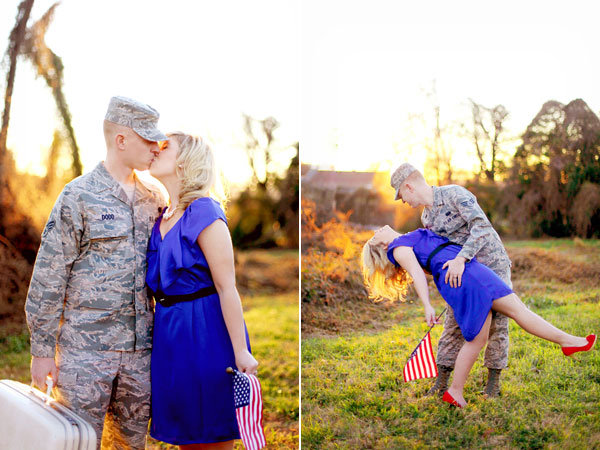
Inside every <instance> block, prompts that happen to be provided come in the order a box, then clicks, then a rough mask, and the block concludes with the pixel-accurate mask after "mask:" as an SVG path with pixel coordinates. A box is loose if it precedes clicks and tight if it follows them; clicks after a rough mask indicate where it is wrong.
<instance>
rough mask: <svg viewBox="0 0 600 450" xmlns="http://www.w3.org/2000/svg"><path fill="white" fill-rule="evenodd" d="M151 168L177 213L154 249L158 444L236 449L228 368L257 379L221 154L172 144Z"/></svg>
mask: <svg viewBox="0 0 600 450" xmlns="http://www.w3.org/2000/svg"><path fill="white" fill-rule="evenodd" d="M168 137H169V140H168V141H165V142H163V143H162V145H161V152H160V153H159V154H158V155H157V157H156V159H155V160H154V161H153V163H152V165H151V167H150V174H151V175H152V176H154V177H155V178H157V179H158V180H159V181H160V182H161V183H162V184H163V185H164V186H165V188H166V189H167V191H168V192H169V198H170V204H169V206H168V208H166V209H165V210H164V211H163V212H162V214H161V215H160V217H159V219H158V220H157V222H156V224H155V225H154V229H153V231H152V235H151V237H150V242H149V244H148V253H147V261H148V272H147V276H146V283H147V285H148V288H149V290H150V291H151V292H152V293H153V295H154V298H155V300H156V305H155V320H154V334H153V348H152V424H151V427H150V435H151V436H152V437H154V438H155V439H159V440H161V441H164V442H168V443H171V444H176V445H180V448H189V449H193V448H219V449H221V448H223V449H231V448H233V440H234V439H238V438H239V437H240V436H239V430H238V426H237V420H236V415H235V409H234V401H233V382H232V377H231V375H230V374H228V373H226V372H225V369H226V368H227V367H228V366H231V367H235V366H237V369H238V370H240V371H241V372H246V373H252V374H256V370H257V366H258V363H257V362H256V360H255V359H254V357H253V356H252V354H251V353H250V343H249V339H248V333H247V331H246V327H245V324H244V319H243V315H242V307H241V302H240V297H239V294H238V292H237V289H236V287H235V273H234V263H233V248H232V244H231V238H230V235H229V230H228V228H227V219H226V218H225V214H224V212H223V209H222V207H221V206H220V204H219V202H218V201H217V200H215V198H213V197H214V196H216V193H215V186H217V175H216V168H215V163H214V158H213V154H212V150H211V149H210V147H209V146H208V145H207V144H206V143H205V142H204V141H203V140H202V139H201V138H199V137H194V136H190V135H187V134H183V133H170V134H168Z"/></svg>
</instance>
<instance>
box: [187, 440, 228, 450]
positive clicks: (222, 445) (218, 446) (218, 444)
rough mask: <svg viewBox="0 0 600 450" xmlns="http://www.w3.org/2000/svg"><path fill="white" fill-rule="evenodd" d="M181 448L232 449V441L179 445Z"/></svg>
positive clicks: (195, 449)
mask: <svg viewBox="0 0 600 450" xmlns="http://www.w3.org/2000/svg"><path fill="white" fill-rule="evenodd" d="M179 448H180V449H181V450H232V449H233V441H223V442H215V443H214V444H189V445H180V446H179Z"/></svg>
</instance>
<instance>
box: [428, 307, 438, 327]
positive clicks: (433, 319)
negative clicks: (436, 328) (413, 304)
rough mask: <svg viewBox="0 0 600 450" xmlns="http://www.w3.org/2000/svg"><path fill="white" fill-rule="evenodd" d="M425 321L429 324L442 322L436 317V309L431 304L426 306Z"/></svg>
mask: <svg viewBox="0 0 600 450" xmlns="http://www.w3.org/2000/svg"><path fill="white" fill-rule="evenodd" d="M425 322H427V325H429V326H432V325H439V324H440V322H438V321H437V319H436V317H435V309H434V308H433V306H431V305H427V306H425Z"/></svg>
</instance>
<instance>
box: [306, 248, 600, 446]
mask: <svg viewBox="0 0 600 450" xmlns="http://www.w3.org/2000/svg"><path fill="white" fill-rule="evenodd" d="M507 248H508V250H509V254H510V256H511V259H512V260H513V263H514V264H515V267H514V269H515V270H514V274H513V284H514V289H515V291H516V292H517V294H518V295H519V296H520V297H521V299H522V300H523V301H524V302H525V303H526V304H527V305H528V306H529V307H530V308H531V309H532V310H534V311H535V312H537V313H538V314H540V315H541V316H542V317H544V318H546V319H547V320H549V321H550V322H552V323H554V324H556V325H558V326H559V327H561V328H563V329H565V330H566V331H568V332H571V333H574V334H579V335H586V334H588V333H589V332H592V331H594V332H596V333H598V332H600V277H598V267H600V266H599V264H600V252H598V250H599V249H600V245H599V243H598V241H582V240H574V241H573V240H565V239H562V240H551V241H515V242H509V243H508V244H507ZM304 270H305V268H304V267H303V272H304ZM434 290H435V288H434V289H433V290H432V289H431V288H430V291H431V293H432V294H434ZM412 299H413V302H412V303H404V304H394V305H392V306H390V305H389V304H381V308H382V309H384V310H386V311H387V312H386V314H387V315H388V316H389V317H393V318H394V320H395V324H393V325H389V321H384V322H382V321H380V320H379V313H374V314H373V317H374V322H375V323H376V325H375V326H370V325H369V324H368V318H367V319H365V318H363V320H362V322H361V325H360V326H358V327H351V326H346V327H345V328H344V329H343V330H341V331H340V332H338V333H337V334H336V335H332V334H331V333H329V332H327V330H325V331H324V332H323V333H320V332H314V333H310V334H306V333H303V340H302V438H301V442H302V448H303V449H317V448H319V449H321V448H352V449H354V448H377V449H379V448H381V449H388V448H399V449H402V448H423V449H426V448H427V449H429V448H527V449H542V448H563V449H567V448H568V449H593V448H600V349H599V348H596V349H595V351H593V352H591V353H590V354H585V355H580V356H579V357H577V358H573V359H570V358H566V357H564V356H563V355H562V353H561V351H560V349H559V347H558V346H557V345H555V344H551V343H548V342H546V341H542V340H540V339H538V338H535V337H533V336H530V335H528V334H526V333H525V332H524V331H522V330H521V329H520V328H519V327H518V326H517V325H516V324H515V323H514V322H513V321H511V325H510V339H511V344H510V356H509V368H508V369H507V370H505V371H504V372H503V376H502V382H503V384H502V396H501V397H499V398H497V399H490V400H484V399H483V397H482V396H481V394H480V393H479V392H480V391H481V390H482V388H483V386H484V383H485V379H486V377H487V369H485V368H484V367H483V365H482V363H483V361H482V359H483V358H482V357H480V359H479V360H478V362H476V363H475V366H474V368H473V371H472V372H471V375H470V378H469V380H468V382H467V385H466V387H465V398H466V400H467V402H469V405H468V406H467V408H465V409H463V410H456V409H451V408H450V407H449V406H448V405H447V404H444V403H442V402H441V400H439V398H429V397H425V396H424V394H425V392H426V391H427V390H428V388H429V387H430V386H431V385H432V383H433V380H432V379H429V380H416V381H413V382H411V383H405V382H404V381H403V379H402V369H403V366H404V364H405V362H406V359H407V358H408V356H409V354H410V352H411V351H412V349H413V348H414V346H415V345H416V344H417V343H418V341H419V339H420V338H421V337H422V336H423V335H424V334H425V332H426V331H427V326H426V325H425V323H424V321H423V312H422V307H421V306H420V303H418V300H417V301H416V302H415V301H414V300H415V298H414V296H413V297H412ZM363 301H366V300H363ZM432 304H433V305H434V307H435V308H436V311H437V312H438V313H439V312H441V311H442V309H443V308H444V307H445V304H444V302H443V300H442V299H441V298H440V297H439V295H438V294H437V292H435V294H434V295H432ZM303 327H304V325H303ZM307 328H309V327H307ZM441 331H442V328H441V327H435V328H434V330H433V331H432V341H433V343H434V350H435V348H436V347H437V341H438V340H439V337H440V335H441Z"/></svg>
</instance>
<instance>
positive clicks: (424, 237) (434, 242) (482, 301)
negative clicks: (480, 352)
mask: <svg viewBox="0 0 600 450" xmlns="http://www.w3.org/2000/svg"><path fill="white" fill-rule="evenodd" d="M445 242H448V239H447V238H445V237H443V236H440V235H439V234H436V233H434V232H433V231H431V230H427V229H425V228H419V229H417V230H415V231H411V232H410V233H406V234H404V235H402V236H399V237H397V238H396V239H394V240H393V241H392V242H391V243H390V244H389V245H388V251H387V256H388V259H389V260H390V261H391V262H392V263H393V264H394V265H395V266H396V267H399V264H398V263H397V262H396V260H395V259H394V255H393V252H394V249H395V248H396V247H401V246H402V247H412V249H413V252H414V253H415V256H416V257H417V261H419V264H420V265H421V267H423V268H425V265H426V263H427V259H428V258H429V255H430V253H431V252H432V251H433V250H435V248H436V247H437V246H438V245H440V244H443V243H445ZM461 248H462V247H460V246H459V245H450V246H448V247H445V248H443V249H442V250H441V251H440V252H439V253H437V254H436V255H435V256H434V257H433V258H432V260H431V274H432V275H433V280H434V282H435V285H436V286H437V288H438V291H439V292H440V294H441V295H442V297H443V298H444V300H446V303H448V304H449V305H450V307H451V308H452V311H453V312H454V318H455V319H456V323H458V326H459V327H460V331H461V332H462V335H463V337H464V338H465V340H467V341H472V340H473V339H474V338H475V336H477V335H478V334H479V332H480V331H481V328H482V327H483V324H484V323H485V319H486V318H487V315H488V313H489V312H490V309H491V308H492V301H493V300H495V299H497V298H500V297H504V296H505V295H508V294H510V293H512V292H513V291H512V289H511V288H509V287H508V286H507V285H506V283H505V282H504V281H502V279H501V278H500V277H499V276H498V275H496V274H495V273H494V272H493V271H492V270H491V269H489V268H488V267H486V266H484V265H483V264H481V263H479V262H478V261H477V258H473V259H472V260H471V261H469V262H467V263H466V264H465V271H464V273H463V276H462V281H461V286H460V287H454V288H453V287H451V286H450V282H448V284H446V282H445V279H446V272H447V271H448V268H446V269H442V266H443V265H444V263H445V262H446V261H449V260H451V259H454V258H456V255H458V253H459V252H460V250H461Z"/></svg>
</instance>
